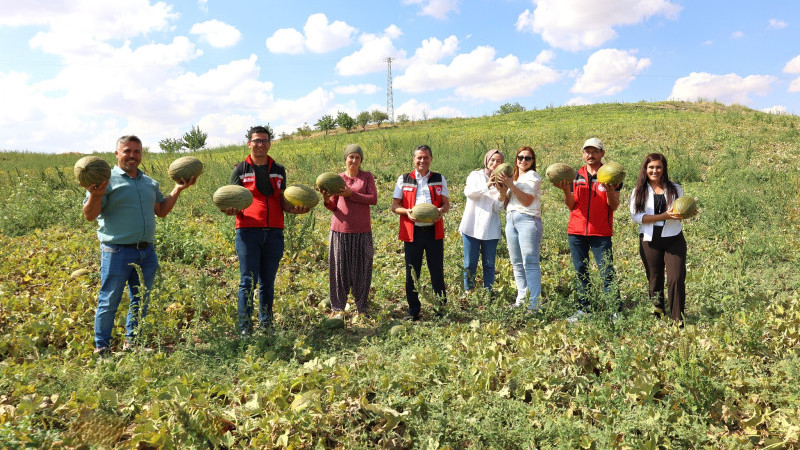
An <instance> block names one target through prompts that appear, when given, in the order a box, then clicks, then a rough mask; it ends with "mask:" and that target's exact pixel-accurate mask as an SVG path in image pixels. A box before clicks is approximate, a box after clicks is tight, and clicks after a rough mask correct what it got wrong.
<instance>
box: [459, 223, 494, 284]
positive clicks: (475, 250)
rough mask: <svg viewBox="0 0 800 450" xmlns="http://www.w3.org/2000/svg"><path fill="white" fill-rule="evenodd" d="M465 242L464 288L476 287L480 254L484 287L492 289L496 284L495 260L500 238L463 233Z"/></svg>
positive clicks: (462, 238)
mask: <svg viewBox="0 0 800 450" xmlns="http://www.w3.org/2000/svg"><path fill="white" fill-rule="evenodd" d="M461 240H462V241H463V242H464V290H465V291H468V290H470V289H472V288H474V287H475V272H476V271H477V270H478V256H480V257H481V265H482V266H483V287H485V288H486V289H489V290H491V289H492V284H494V260H495V257H496V256H497V243H498V242H499V241H500V239H487V240H483V239H477V238H474V237H472V236H467V235H466V234H464V233H461Z"/></svg>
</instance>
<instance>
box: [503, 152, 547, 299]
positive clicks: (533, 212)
mask: <svg viewBox="0 0 800 450" xmlns="http://www.w3.org/2000/svg"><path fill="white" fill-rule="evenodd" d="M499 179H500V182H501V183H502V184H503V186H505V187H506V189H507V191H506V189H502V190H501V193H500V195H501V198H503V200H504V201H505V202H506V241H507V242H508V256H509V259H510V260H511V267H512V268H513V269H514V282H515V283H516V285H517V299H516V302H515V303H514V306H515V307H517V306H522V305H523V304H524V302H525V297H526V296H527V295H528V294H529V293H530V302H529V305H528V310H530V311H533V310H535V309H536V308H537V307H538V302H539V295H540V294H541V292H542V270H541V267H540V265H539V252H540V250H541V247H542V178H541V177H540V176H539V174H538V173H536V153H534V151H533V149H532V148H530V147H522V148H521V149H519V150H517V156H516V166H515V167H514V176H513V179H512V178H511V177H506V176H500V177H499Z"/></svg>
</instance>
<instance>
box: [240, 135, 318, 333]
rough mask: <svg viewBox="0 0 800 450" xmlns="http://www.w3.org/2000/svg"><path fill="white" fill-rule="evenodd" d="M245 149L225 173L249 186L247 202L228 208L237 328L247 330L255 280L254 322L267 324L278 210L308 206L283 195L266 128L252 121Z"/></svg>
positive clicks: (278, 252)
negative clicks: (234, 258)
mask: <svg viewBox="0 0 800 450" xmlns="http://www.w3.org/2000/svg"><path fill="white" fill-rule="evenodd" d="M246 137H247V146H248V147H249V148H250V154H249V155H248V156H247V158H246V159H245V160H244V161H242V162H240V163H239V164H237V165H236V166H235V167H234V168H233V172H232V173H231V180H230V184H238V185H240V186H244V187H246V188H247V189H249V190H250V192H251V193H252V194H253V203H252V204H251V205H250V206H249V207H247V208H245V209H242V210H236V209H233V208H229V209H228V210H226V211H225V213H226V214H228V215H235V216H236V240H235V246H236V254H237V256H238V257H239V274H240V281H239V303H238V313H239V332H240V333H241V335H242V337H248V336H250V334H252V332H253V322H252V320H253V319H252V316H253V300H252V299H253V290H254V289H255V285H256V282H258V300H259V304H258V322H259V326H260V327H261V328H262V329H267V328H269V327H271V326H272V301H273V298H274V296H275V275H276V274H277V273H278V263H279V262H280V260H281V258H282V257H283V248H284V245H283V213H284V212H288V213H291V214H303V213H307V212H308V210H309V208H304V207H299V206H294V205H292V204H291V203H289V202H287V201H286V199H285V198H284V197H283V191H284V190H285V189H286V169H285V168H284V167H283V166H282V165H280V164H278V163H276V162H275V160H274V159H272V157H271V156H269V149H270V146H271V139H272V135H271V131H270V129H269V128H268V127H263V126H255V127H252V128H250V129H249V130H248V131H247V134H246Z"/></svg>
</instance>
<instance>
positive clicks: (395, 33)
mask: <svg viewBox="0 0 800 450" xmlns="http://www.w3.org/2000/svg"><path fill="white" fill-rule="evenodd" d="M383 35H384V36H386V37H387V38H389V39H392V40H394V39H397V38H399V37H400V36H402V35H403V30H401V29H400V27H398V26H397V25H389V26H388V27H386V28H385V29H384V30H383Z"/></svg>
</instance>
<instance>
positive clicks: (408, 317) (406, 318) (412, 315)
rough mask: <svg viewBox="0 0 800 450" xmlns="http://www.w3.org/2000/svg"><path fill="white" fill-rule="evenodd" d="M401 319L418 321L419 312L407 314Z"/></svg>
mask: <svg viewBox="0 0 800 450" xmlns="http://www.w3.org/2000/svg"><path fill="white" fill-rule="evenodd" d="M403 320H413V321H414V322H418V321H419V314H409V315H407V316H405V317H403Z"/></svg>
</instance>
